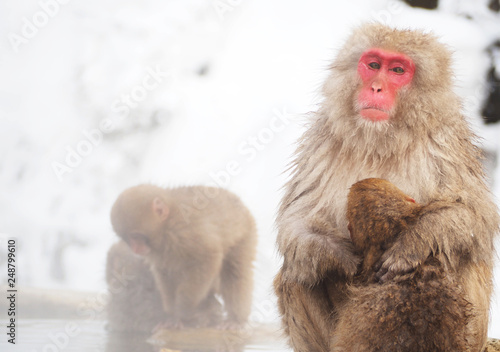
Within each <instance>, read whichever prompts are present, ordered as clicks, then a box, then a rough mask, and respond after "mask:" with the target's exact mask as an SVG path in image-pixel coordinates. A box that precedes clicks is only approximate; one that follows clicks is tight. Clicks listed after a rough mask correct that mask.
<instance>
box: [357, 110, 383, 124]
mask: <svg viewBox="0 0 500 352" xmlns="http://www.w3.org/2000/svg"><path fill="white" fill-rule="evenodd" d="M359 113H360V115H361V116H362V117H363V118H364V119H366V120H370V121H373V122H378V121H387V120H389V117H390V116H389V112H388V111H387V110H383V109H380V108H377V107H364V108H362V109H361V110H360V112H359Z"/></svg>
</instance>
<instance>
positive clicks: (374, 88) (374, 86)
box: [372, 82, 382, 93]
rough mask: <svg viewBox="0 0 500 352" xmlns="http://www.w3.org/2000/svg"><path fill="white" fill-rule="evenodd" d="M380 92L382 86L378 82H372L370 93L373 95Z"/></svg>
mask: <svg viewBox="0 0 500 352" xmlns="http://www.w3.org/2000/svg"><path fill="white" fill-rule="evenodd" d="M381 91H382V85H381V84H380V83H378V82H373V83H372V92H373V93H380V92H381Z"/></svg>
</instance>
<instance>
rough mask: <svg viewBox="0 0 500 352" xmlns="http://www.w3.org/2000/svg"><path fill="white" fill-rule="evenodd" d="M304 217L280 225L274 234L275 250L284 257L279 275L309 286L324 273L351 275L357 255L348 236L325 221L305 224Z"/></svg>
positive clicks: (354, 270) (356, 263) (355, 266)
mask: <svg viewBox="0 0 500 352" xmlns="http://www.w3.org/2000/svg"><path fill="white" fill-rule="evenodd" d="M306 221H307V220H306V219H300V220H296V221H295V222H292V223H291V224H288V225H282V226H281V228H280V231H279V233H278V247H279V251H280V252H281V254H282V255H283V257H284V262H283V267H282V278H283V279H286V280H292V281H298V282H300V283H303V284H306V285H313V284H315V283H317V282H318V281H319V280H321V279H323V278H324V277H325V276H326V275H327V274H328V273H331V272H337V273H339V274H341V275H347V276H351V275H354V274H355V273H356V271H357V267H358V263H359V258H358V257H357V256H356V255H355V254H354V248H353V245H352V242H351V240H350V238H348V237H347V236H343V234H342V233H340V231H339V230H338V229H336V228H334V227H333V226H331V224H330V223H328V222H321V224H320V226H318V222H317V221H316V222H315V224H311V225H305V222H306Z"/></svg>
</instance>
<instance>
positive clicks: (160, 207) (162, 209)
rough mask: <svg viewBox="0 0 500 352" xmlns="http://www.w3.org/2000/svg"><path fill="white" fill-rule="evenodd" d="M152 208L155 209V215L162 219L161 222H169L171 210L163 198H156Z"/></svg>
mask: <svg viewBox="0 0 500 352" xmlns="http://www.w3.org/2000/svg"><path fill="white" fill-rule="evenodd" d="M151 207H152V208H153V213H154V214H155V215H156V216H157V217H158V218H159V219H160V221H162V222H163V221H165V220H167V218H168V214H169V213H170V209H169V208H168V206H167V205H166V204H165V202H164V201H163V200H162V199H161V198H159V197H156V198H155V199H153V203H152V204H151Z"/></svg>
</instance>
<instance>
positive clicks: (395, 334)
mask: <svg viewBox="0 0 500 352" xmlns="http://www.w3.org/2000/svg"><path fill="white" fill-rule="evenodd" d="M445 206H446V205H445V204H444V203H441V202H439V201H435V202H431V203H429V204H426V205H422V204H419V203H417V202H415V200H414V199H413V198H411V197H410V196H408V195H406V194H405V193H403V192H402V191H401V190H400V189H398V188H397V187H396V186H394V185H393V184H392V183H390V182H389V181H386V180H382V179H376V178H370V179H365V180H362V181H359V182H357V183H356V184H354V185H353V186H352V187H351V189H350V192H349V195H348V201H347V219H348V221H349V232H350V234H351V239H352V242H353V244H354V247H355V249H356V251H357V252H358V254H359V255H361V256H362V258H363V262H362V264H361V269H360V271H359V272H358V274H357V275H356V277H355V279H354V285H353V286H352V288H351V291H350V294H351V299H350V300H348V302H347V303H346V304H345V305H344V306H343V308H342V310H343V314H340V318H339V322H338V325H337V328H336V330H335V332H334V334H333V339H332V346H333V350H332V351H357V352H364V351H366V352H368V351H388V352H396V351H412V352H418V351H422V352H423V351H443V352H444V351H468V350H469V349H468V342H467V339H466V336H467V328H468V327H467V324H468V321H469V319H470V316H471V314H472V309H471V305H470V303H469V302H467V300H466V299H465V298H464V293H463V290H462V288H461V286H460V284H459V282H458V279H457V275H456V273H455V272H454V271H453V270H451V269H450V268H449V265H447V260H446V257H445V256H444V255H442V254H441V253H434V254H431V255H430V256H429V257H428V258H427V260H426V261H425V262H424V263H421V264H420V265H419V266H417V268H416V269H415V270H414V271H413V272H410V273H408V274H405V275H401V276H395V277H389V278H386V279H385V280H382V281H381V280H380V277H377V276H376V272H377V270H378V269H379V265H380V261H381V258H382V257H383V255H384V253H385V251H386V250H387V249H389V248H391V246H392V244H393V243H394V241H395V240H396V238H397V237H398V235H399V234H401V233H404V232H405V231H406V230H407V229H408V228H410V227H411V226H412V225H413V224H414V223H415V222H416V221H417V220H418V219H419V218H420V217H422V216H425V215H426V213H430V212H434V211H436V209H439V208H440V207H445ZM436 230H438V229H436Z"/></svg>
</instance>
